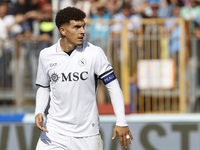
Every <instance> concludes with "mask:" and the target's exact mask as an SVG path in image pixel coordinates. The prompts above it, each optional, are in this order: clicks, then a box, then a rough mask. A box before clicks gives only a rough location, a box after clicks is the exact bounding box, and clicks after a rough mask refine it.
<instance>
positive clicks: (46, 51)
mask: <svg viewBox="0 0 200 150" xmlns="http://www.w3.org/2000/svg"><path fill="white" fill-rule="evenodd" d="M55 51H56V44H54V45H52V46H49V47H46V48H44V49H42V50H41V51H40V55H41V56H47V55H52V54H53V53H55Z"/></svg>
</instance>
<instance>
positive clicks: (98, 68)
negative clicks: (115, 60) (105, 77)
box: [94, 47, 113, 77]
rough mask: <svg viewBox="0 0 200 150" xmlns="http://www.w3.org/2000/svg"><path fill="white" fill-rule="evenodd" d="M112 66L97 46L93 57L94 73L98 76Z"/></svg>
mask: <svg viewBox="0 0 200 150" xmlns="http://www.w3.org/2000/svg"><path fill="white" fill-rule="evenodd" d="M112 69H113V68H112V66H111V64H110V63H109V61H108V58H107V57H106V55H105V53H104V51H103V50H102V49H101V48H100V47H99V48H98V52H97V54H96V58H95V65H94V70H95V74H96V75H97V76H98V77H99V76H101V75H102V74H104V73H105V72H107V71H109V70H112Z"/></svg>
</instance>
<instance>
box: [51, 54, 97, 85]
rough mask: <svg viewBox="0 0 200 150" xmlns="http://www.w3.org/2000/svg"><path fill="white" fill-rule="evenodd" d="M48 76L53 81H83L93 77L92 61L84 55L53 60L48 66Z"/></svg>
mask: <svg viewBox="0 0 200 150" xmlns="http://www.w3.org/2000/svg"><path fill="white" fill-rule="evenodd" d="M48 75H49V77H50V78H51V80H54V81H57V80H59V81H61V82H70V81H80V80H82V81H85V80H88V79H89V78H90V77H92V78H93V76H94V71H93V60H92V59H91V58H90V57H85V56H84V55H75V56H73V57H65V56H62V57H59V58H55V59H54V60H53V61H52V62H50V64H49V69H48Z"/></svg>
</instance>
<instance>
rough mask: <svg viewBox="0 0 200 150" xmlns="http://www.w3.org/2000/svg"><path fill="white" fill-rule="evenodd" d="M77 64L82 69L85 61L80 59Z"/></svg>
mask: <svg viewBox="0 0 200 150" xmlns="http://www.w3.org/2000/svg"><path fill="white" fill-rule="evenodd" d="M78 64H79V66H81V67H84V66H85V65H86V60H85V59H83V58H82V59H80V60H79V61H78Z"/></svg>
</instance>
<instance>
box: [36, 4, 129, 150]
mask: <svg viewBox="0 0 200 150" xmlns="http://www.w3.org/2000/svg"><path fill="white" fill-rule="evenodd" d="M84 18H85V13H84V12H83V11H81V10H79V9H77V8H75V7H67V8H64V9H62V10H60V11H59V12H58V13H57V15H56V19H55V21H56V26H57V27H58V29H59V31H60V33H61V38H60V39H59V40H58V42H57V43H56V44H54V45H52V46H51V47H48V48H45V49H43V50H42V51H41V52H40V56H39V65H38V72H37V79H36V84H37V85H38V86H39V88H38V90H37V93H36V108H35V123H36V126H37V127H38V128H39V129H40V130H42V131H43V132H41V136H40V138H39V140H38V144H37V147H36V149H37V150H52V149H53V150H64V149H67V150H103V142H102V139H101V135H100V132H99V128H100V127H99V113H98V109H97V102H96V90H97V79H101V80H102V81H103V82H104V84H105V86H106V87H107V89H108V91H109V93H110V97H111V101H112V105H113V108H114V112H115V115H116V117H117V120H116V126H115V128H114V130H113V137H112V139H115V137H116V135H117V134H118V135H119V138H120V143H121V146H122V147H127V145H128V144H129V145H131V140H133V137H132V134H131V132H130V130H129V127H128V124H127V122H126V118H125V110H124V98H123V94H122V91H121V89H120V86H119V83H118V81H117V79H116V77H115V74H114V72H113V68H112V66H111V64H110V63H109V62H108V60H107V57H106V56H105V54H104V52H103V50H102V49H101V48H100V47H97V46H95V45H92V44H91V43H89V42H86V41H85V40H84V35H85V34H86V31H85V29H84V27H85V21H84ZM49 95H50V98H51V101H50V108H49V113H48V115H47V122H46V124H45V125H44V126H43V115H44V111H45V108H46V106H47V103H48V100H49ZM127 143H128V144H127Z"/></svg>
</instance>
